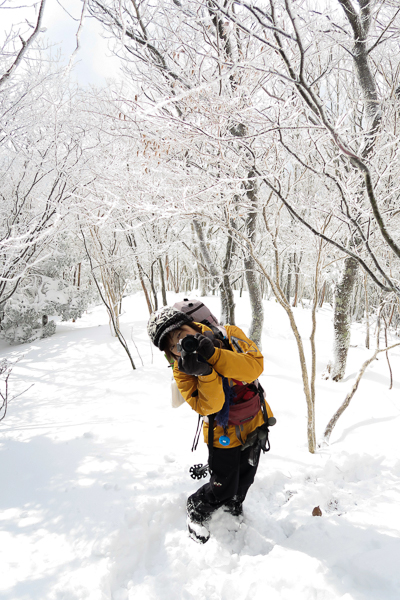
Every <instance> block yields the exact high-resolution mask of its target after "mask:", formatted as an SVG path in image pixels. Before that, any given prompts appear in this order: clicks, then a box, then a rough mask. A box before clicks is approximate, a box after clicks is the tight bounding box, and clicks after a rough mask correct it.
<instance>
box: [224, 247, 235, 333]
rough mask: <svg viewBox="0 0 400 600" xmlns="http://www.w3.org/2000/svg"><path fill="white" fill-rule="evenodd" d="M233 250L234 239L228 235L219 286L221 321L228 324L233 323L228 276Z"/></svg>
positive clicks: (233, 315)
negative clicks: (220, 284) (220, 285)
mask: <svg viewBox="0 0 400 600" xmlns="http://www.w3.org/2000/svg"><path fill="white" fill-rule="evenodd" d="M233 250H234V241H233V238H232V237H231V236H230V235H229V236H228V240H227V243H226V251H225V259H224V263H223V265H222V271H223V276H222V288H221V323H223V324H226V323H229V324H230V325H235V298H234V295H233V290H232V285H231V280H230V277H229V272H230V269H231V264H232V253H233ZM222 291H223V293H222Z"/></svg>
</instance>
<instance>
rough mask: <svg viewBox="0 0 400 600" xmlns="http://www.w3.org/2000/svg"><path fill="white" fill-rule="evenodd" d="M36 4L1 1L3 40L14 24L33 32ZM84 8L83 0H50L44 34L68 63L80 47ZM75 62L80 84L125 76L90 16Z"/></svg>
mask: <svg viewBox="0 0 400 600" xmlns="http://www.w3.org/2000/svg"><path fill="white" fill-rule="evenodd" d="M35 3H36V4H37V5H38V2H37V0H26V1H23V0H22V1H16V0H7V1H6V2H4V3H0V4H1V6H0V41H3V40H4V38H5V36H6V34H7V32H9V30H10V28H11V27H12V26H14V28H17V27H18V26H19V24H22V25H21V26H22V29H23V31H24V32H28V31H29V29H28V28H27V25H26V21H29V22H30V23H32V24H34V23H35V21H36V13H35V10H34V8H32V6H33V4H35ZM62 7H65V9H66V10H63V8H62ZM81 10H82V2H81V0H47V3H46V6H45V11H44V19H43V27H46V29H47V31H46V32H45V33H42V34H41V36H42V38H45V39H47V40H48V42H50V44H51V45H52V46H53V48H54V50H53V52H55V51H56V49H58V50H59V51H60V52H61V53H62V57H63V61H64V62H65V63H66V64H68V61H69V59H70V56H71V54H72V53H73V51H74V49H75V47H76V32H77V29H78V26H79V20H80V16H81ZM66 11H68V12H66ZM68 13H69V14H68ZM70 15H71V16H70ZM30 31H32V30H30ZM28 35H29V34H28V33H27V34H25V35H24V37H25V39H26V38H27V37H28ZM75 62H76V63H77V64H76V67H75V69H74V76H75V77H76V79H77V80H78V82H79V83H80V85H91V84H95V85H100V86H102V85H104V84H105V83H106V79H107V78H119V77H120V76H121V75H120V71H119V67H120V62H119V60H118V59H117V58H115V57H113V56H112V54H111V51H110V50H108V47H107V42H106V41H105V40H104V39H103V38H102V37H101V27H100V24H99V23H97V22H96V21H95V20H94V19H92V18H90V17H88V16H86V18H85V21H84V26H83V29H82V30H81V33H80V50H79V51H78V53H77V55H76V56H75Z"/></svg>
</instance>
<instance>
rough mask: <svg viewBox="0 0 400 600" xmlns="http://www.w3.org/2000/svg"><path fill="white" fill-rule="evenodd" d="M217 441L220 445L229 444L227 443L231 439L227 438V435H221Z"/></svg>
mask: <svg viewBox="0 0 400 600" xmlns="http://www.w3.org/2000/svg"><path fill="white" fill-rule="evenodd" d="M218 441H219V443H220V444H221V446H229V444H230V443H231V439H230V438H228V436H227V435H221V437H220V438H219V440H218Z"/></svg>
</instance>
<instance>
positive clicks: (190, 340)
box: [177, 335, 199, 354]
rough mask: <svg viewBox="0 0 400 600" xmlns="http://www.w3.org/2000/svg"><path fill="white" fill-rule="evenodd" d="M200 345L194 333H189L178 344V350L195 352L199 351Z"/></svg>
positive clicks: (184, 352)
mask: <svg viewBox="0 0 400 600" xmlns="http://www.w3.org/2000/svg"><path fill="white" fill-rule="evenodd" d="M198 347H199V340H197V339H196V338H195V337H194V335H187V336H186V337H184V338H182V339H181V340H179V342H178V344H177V348H178V351H179V352H181V353H183V354H193V352H197V350H198Z"/></svg>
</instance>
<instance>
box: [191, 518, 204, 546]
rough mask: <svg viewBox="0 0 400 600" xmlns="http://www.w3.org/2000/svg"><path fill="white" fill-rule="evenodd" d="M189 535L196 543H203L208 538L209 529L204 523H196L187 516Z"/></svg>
mask: <svg viewBox="0 0 400 600" xmlns="http://www.w3.org/2000/svg"><path fill="white" fill-rule="evenodd" d="M187 526H188V532H189V537H190V538H191V539H192V540H193V541H194V542H197V543H198V544H205V543H206V542H208V540H209V539H210V531H209V530H208V529H207V527H206V526H205V525H204V523H196V522H195V521H191V520H190V518H189V517H188V520H187Z"/></svg>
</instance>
